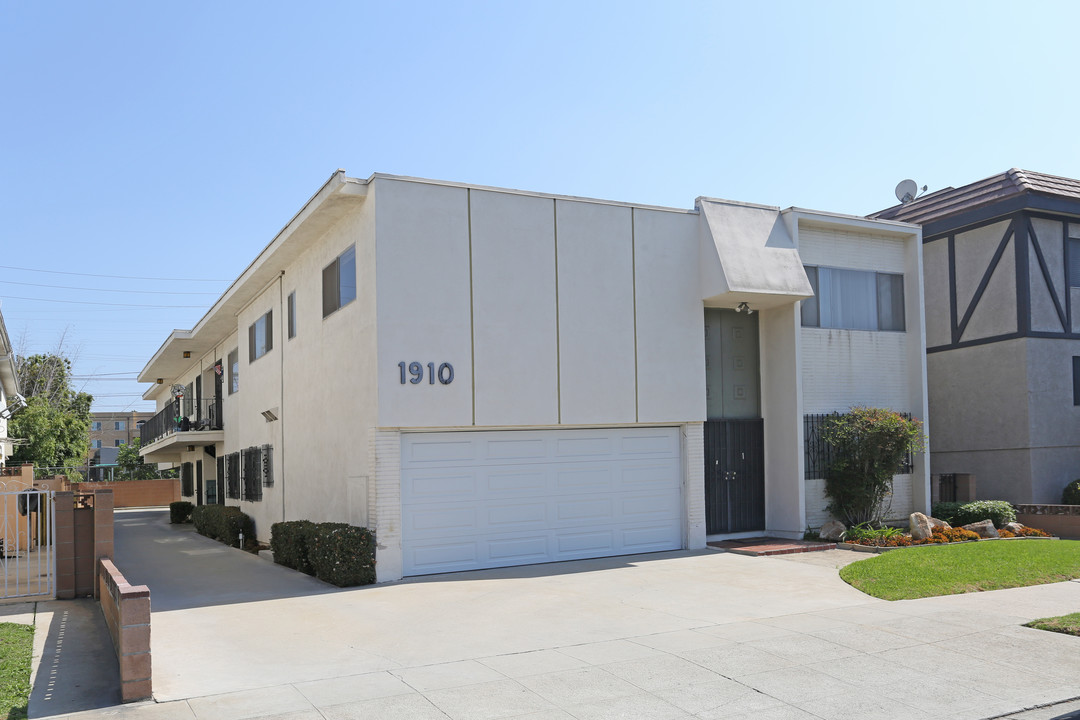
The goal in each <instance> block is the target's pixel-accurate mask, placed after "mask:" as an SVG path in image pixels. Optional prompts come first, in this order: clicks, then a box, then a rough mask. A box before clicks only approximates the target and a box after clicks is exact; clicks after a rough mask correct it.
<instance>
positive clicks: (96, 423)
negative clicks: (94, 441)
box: [90, 420, 101, 431]
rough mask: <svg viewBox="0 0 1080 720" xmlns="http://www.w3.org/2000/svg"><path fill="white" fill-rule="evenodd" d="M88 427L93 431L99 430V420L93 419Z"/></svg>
mask: <svg viewBox="0 0 1080 720" xmlns="http://www.w3.org/2000/svg"><path fill="white" fill-rule="evenodd" d="M90 429H91V430H94V431H97V430H101V421H100V420H95V421H94V422H92V423H90Z"/></svg>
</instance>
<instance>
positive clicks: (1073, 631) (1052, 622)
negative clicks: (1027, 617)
mask: <svg viewBox="0 0 1080 720" xmlns="http://www.w3.org/2000/svg"><path fill="white" fill-rule="evenodd" d="M1025 627H1029V628H1035V629H1036V630H1049V631H1050V632H1059V633H1065V634H1066V635H1076V636H1077V637H1080V612H1075V613H1070V614H1068V615H1059V616H1058V617H1048V618H1039V619H1038V620H1032V621H1031V622H1029V623H1025Z"/></svg>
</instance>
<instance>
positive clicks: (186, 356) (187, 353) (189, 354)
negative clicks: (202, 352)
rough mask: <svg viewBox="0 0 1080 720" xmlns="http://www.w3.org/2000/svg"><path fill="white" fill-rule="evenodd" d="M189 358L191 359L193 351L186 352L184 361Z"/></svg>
mask: <svg viewBox="0 0 1080 720" xmlns="http://www.w3.org/2000/svg"><path fill="white" fill-rule="evenodd" d="M189 357H191V351H190V350H185V351H184V359H185V360H186V359H187V358H189Z"/></svg>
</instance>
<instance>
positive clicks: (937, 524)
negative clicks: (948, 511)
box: [930, 517, 952, 530]
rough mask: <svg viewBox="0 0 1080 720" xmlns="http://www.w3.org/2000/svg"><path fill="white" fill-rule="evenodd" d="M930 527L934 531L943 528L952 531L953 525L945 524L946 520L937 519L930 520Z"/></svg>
mask: <svg viewBox="0 0 1080 720" xmlns="http://www.w3.org/2000/svg"><path fill="white" fill-rule="evenodd" d="M930 527H931V529H933V528H941V529H943V530H950V529H952V525H950V524H949V523H947V522H945V521H944V520H938V519H937V518H936V517H932V518H930Z"/></svg>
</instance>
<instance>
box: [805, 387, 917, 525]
mask: <svg viewBox="0 0 1080 720" xmlns="http://www.w3.org/2000/svg"><path fill="white" fill-rule="evenodd" d="M823 435H824V438H825V442H827V443H828V444H829V445H830V446H831V447H832V453H833V458H834V460H833V462H832V464H831V465H829V467H828V469H827V470H826V471H825V494H826V495H827V496H828V497H829V499H830V500H831V501H832V502H831V503H830V504H829V511H830V512H831V513H832V514H833V515H835V516H836V517H837V518H838V519H839V520H841V521H843V522H844V523H845V524H846V525H848V526H849V527H850V526H853V525H859V524H861V523H867V522H868V523H872V524H875V525H876V524H880V523H881V518H882V517H883V516H884V515H885V513H886V512H887V511H888V509H889V506H888V505H887V504H886V503H885V499H886V498H887V497H888V496H889V495H890V494H892V489H893V476H894V475H895V474H896V473H897V472H898V471H899V470H900V467H901V466H902V464H903V462H904V458H906V457H907V455H908V453H913V452H920V451H922V449H923V448H924V446H925V436H924V435H923V432H922V423H921V422H919V421H918V420H913V419H909V418H906V417H904V416H903V415H901V414H900V413H897V412H893V411H892V410H883V409H880V408H867V407H854V408H852V409H851V410H850V411H849V412H847V413H844V414H843V415H837V416H835V417H832V418H830V419H829V421H828V422H827V424H826V425H825V428H824V432H823Z"/></svg>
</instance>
